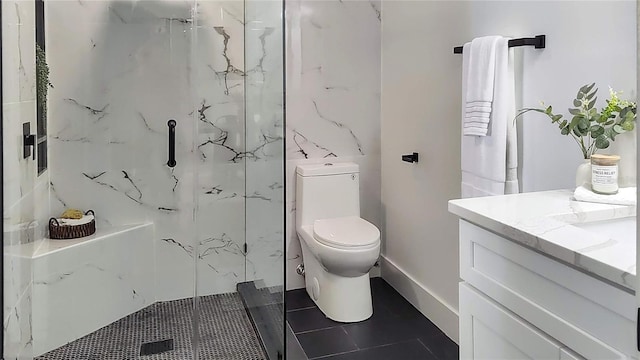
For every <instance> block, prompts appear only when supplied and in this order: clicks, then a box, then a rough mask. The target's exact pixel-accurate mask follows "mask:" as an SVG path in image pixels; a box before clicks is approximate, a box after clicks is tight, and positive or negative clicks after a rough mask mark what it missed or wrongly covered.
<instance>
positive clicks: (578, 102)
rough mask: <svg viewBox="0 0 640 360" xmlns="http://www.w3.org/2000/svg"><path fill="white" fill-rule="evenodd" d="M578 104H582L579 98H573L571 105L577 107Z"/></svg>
mask: <svg viewBox="0 0 640 360" xmlns="http://www.w3.org/2000/svg"><path fill="white" fill-rule="evenodd" d="M580 105H582V101H580V100H578V99H573V106H576V107H578V106H580Z"/></svg>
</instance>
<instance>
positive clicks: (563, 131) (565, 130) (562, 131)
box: [560, 126, 571, 135]
mask: <svg viewBox="0 0 640 360" xmlns="http://www.w3.org/2000/svg"><path fill="white" fill-rule="evenodd" d="M570 131H571V130H569V127H568V126H567V127H565V128H563V129H562V130H560V134H562V135H569V132H570Z"/></svg>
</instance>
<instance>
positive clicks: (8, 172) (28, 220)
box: [1, 1, 49, 359]
mask: <svg viewBox="0 0 640 360" xmlns="http://www.w3.org/2000/svg"><path fill="white" fill-rule="evenodd" d="M1 6H2V45H3V48H4V50H5V51H4V54H3V59H2V61H3V64H2V71H3V74H2V76H3V84H2V86H3V99H2V111H3V123H2V126H3V132H4V134H3V142H4V144H3V146H4V151H3V167H4V169H3V170H4V178H3V187H4V204H3V207H4V216H3V223H4V233H3V250H4V251H3V256H4V261H5V263H4V273H5V276H4V284H3V286H4V309H3V315H4V316H3V325H4V334H5V338H4V345H5V348H4V349H5V353H4V354H3V355H4V359H18V358H20V359H23V358H30V357H31V355H32V334H31V316H32V313H31V297H32V290H33V281H32V271H31V263H30V261H29V259H28V258H26V257H22V256H19V255H18V251H16V250H17V249H18V248H19V247H20V246H21V245H22V244H25V243H30V242H35V241H38V240H40V239H42V238H43V235H44V231H45V226H46V219H47V216H48V210H49V209H48V207H49V206H48V185H49V183H48V176H49V175H48V173H47V172H44V173H43V174H42V175H40V176H38V175H37V169H36V162H35V161H34V160H33V159H32V158H28V159H23V156H22V124H23V123H29V124H30V127H31V131H32V133H34V132H35V129H36V102H35V99H36V94H35V3H34V1H2V4H1Z"/></svg>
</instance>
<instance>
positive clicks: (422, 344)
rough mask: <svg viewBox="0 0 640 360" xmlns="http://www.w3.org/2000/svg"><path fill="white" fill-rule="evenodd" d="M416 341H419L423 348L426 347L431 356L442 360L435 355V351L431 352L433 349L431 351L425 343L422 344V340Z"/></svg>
mask: <svg viewBox="0 0 640 360" xmlns="http://www.w3.org/2000/svg"><path fill="white" fill-rule="evenodd" d="M416 340H418V342H419V343H420V344H421V345H422V346H424V347H425V349H427V351H428V352H429V353H430V354H431V355H433V357H435V358H436V359H440V357H439V356H436V354H434V353H433V351H431V349H430V348H429V347H428V346H427V345H426V344H425V343H423V342H422V340H421V339H420V338H416Z"/></svg>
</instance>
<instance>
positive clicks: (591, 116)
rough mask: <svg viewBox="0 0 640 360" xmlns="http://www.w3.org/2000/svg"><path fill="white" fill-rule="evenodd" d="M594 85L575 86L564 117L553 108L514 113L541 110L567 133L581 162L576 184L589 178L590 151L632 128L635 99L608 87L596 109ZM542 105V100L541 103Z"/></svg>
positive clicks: (525, 109) (593, 151)
mask: <svg viewBox="0 0 640 360" xmlns="http://www.w3.org/2000/svg"><path fill="white" fill-rule="evenodd" d="M597 92H598V89H597V88H596V87H595V83H592V84H589V85H584V86H582V87H581V88H580V90H578V94H577V95H576V98H575V99H574V100H573V106H575V107H574V108H569V109H568V110H569V114H571V118H570V119H569V118H568V117H567V118H564V116H563V115H562V114H554V113H553V108H552V107H551V106H548V107H546V108H524V109H521V110H520V111H519V112H518V114H517V115H516V119H517V118H518V117H520V116H522V115H523V114H526V113H527V112H530V111H535V112H539V113H542V114H545V115H546V116H548V117H549V118H550V119H551V123H553V124H557V125H558V127H559V128H560V133H561V134H562V135H565V136H570V137H572V138H573V140H574V141H575V142H576V143H577V144H578V146H579V147H580V150H581V151H582V156H583V157H584V159H585V162H584V163H583V164H582V165H580V167H579V168H578V171H577V174H576V185H577V186H579V185H582V184H583V183H584V182H590V181H589V179H590V177H591V166H590V159H591V155H593V154H595V153H596V152H597V151H598V150H601V149H606V148H608V147H609V145H610V144H611V142H612V141H615V140H616V136H618V135H620V134H624V133H625V132H628V131H632V130H633V129H634V128H635V122H636V103H635V102H632V101H628V100H622V99H620V97H619V93H618V92H616V91H614V90H613V89H612V88H611V87H610V88H609V99H607V100H606V102H607V105H606V106H605V107H604V108H602V109H601V110H598V108H596V100H597V99H598V98H597V97H596V93H597ZM543 106H544V104H543Z"/></svg>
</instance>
